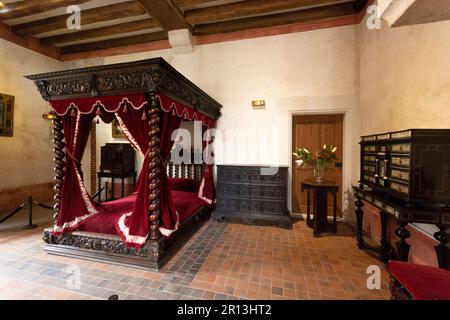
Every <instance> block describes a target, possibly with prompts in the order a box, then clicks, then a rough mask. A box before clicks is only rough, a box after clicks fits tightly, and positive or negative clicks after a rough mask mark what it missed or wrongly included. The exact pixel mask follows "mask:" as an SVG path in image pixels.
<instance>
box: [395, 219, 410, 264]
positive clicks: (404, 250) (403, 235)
mask: <svg viewBox="0 0 450 320" xmlns="http://www.w3.org/2000/svg"><path fill="white" fill-rule="evenodd" d="M407 225H408V223H407V222H399V227H398V228H397V229H395V234H396V235H397V236H398V237H399V238H400V240H398V241H397V242H396V246H397V254H398V258H399V260H401V261H405V262H407V261H408V259H409V249H410V247H411V246H410V245H409V244H408V242H406V239H408V238H409V237H410V236H411V233H410V232H409V231H408V230H407V229H406V226H407Z"/></svg>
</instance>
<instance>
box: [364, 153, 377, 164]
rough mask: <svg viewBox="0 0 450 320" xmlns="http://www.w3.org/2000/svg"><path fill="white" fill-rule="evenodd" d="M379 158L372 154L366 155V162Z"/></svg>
mask: <svg viewBox="0 0 450 320" xmlns="http://www.w3.org/2000/svg"><path fill="white" fill-rule="evenodd" d="M376 159H377V158H376V157H375V156H372V155H364V161H365V162H375V160H376Z"/></svg>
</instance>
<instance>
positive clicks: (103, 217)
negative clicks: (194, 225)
mask: <svg viewBox="0 0 450 320" xmlns="http://www.w3.org/2000/svg"><path fill="white" fill-rule="evenodd" d="M172 197H173V200H174V202H175V207H176V209H177V211H178V215H179V218H180V223H181V222H183V221H184V220H186V219H187V218H189V217H190V216H191V215H193V214H194V213H195V212H196V211H197V210H198V209H200V208H201V207H203V206H205V205H206V203H205V201H203V200H202V199H199V198H198V196H197V194H196V193H194V192H187V191H178V190H177V191H172ZM135 202H136V193H134V194H132V195H130V196H128V197H125V198H123V199H119V200H115V201H110V202H104V203H102V207H103V209H104V210H102V211H103V212H102V213H99V214H96V215H95V216H93V217H92V218H90V219H88V220H87V221H86V222H85V223H83V224H82V225H81V226H80V228H78V230H79V231H86V232H94V233H106V234H117V231H116V225H117V220H118V219H119V218H120V216H121V215H122V214H124V213H128V212H131V211H132V210H133V206H134V204H135Z"/></svg>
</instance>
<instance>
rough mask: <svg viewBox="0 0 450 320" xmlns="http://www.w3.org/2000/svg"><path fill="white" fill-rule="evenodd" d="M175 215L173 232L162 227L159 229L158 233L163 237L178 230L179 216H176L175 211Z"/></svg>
mask: <svg viewBox="0 0 450 320" xmlns="http://www.w3.org/2000/svg"><path fill="white" fill-rule="evenodd" d="M175 213H176V215H177V223H175V228H174V229H173V230H169V229H166V228H163V227H160V228H159V232H161V234H162V235H163V236H165V237H169V236H170V235H171V234H172V233H174V232H175V231H177V230H178V227H179V226H180V216H179V215H178V211H175Z"/></svg>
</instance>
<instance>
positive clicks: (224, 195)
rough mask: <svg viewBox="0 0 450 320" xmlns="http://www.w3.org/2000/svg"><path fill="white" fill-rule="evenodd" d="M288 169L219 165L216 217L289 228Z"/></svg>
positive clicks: (217, 218)
mask: <svg viewBox="0 0 450 320" xmlns="http://www.w3.org/2000/svg"><path fill="white" fill-rule="evenodd" d="M287 179H288V168H287V167H276V168H264V167H259V166H241V165H218V166H217V207H216V210H215V211H214V213H213V215H212V216H213V218H214V219H216V220H228V221H241V222H244V223H248V224H263V225H274V224H275V225H278V226H280V227H284V228H291V227H292V222H291V217H290V215H289V212H288V210H287Z"/></svg>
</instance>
